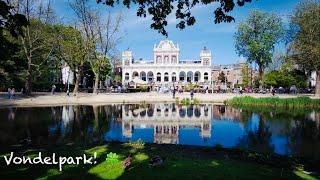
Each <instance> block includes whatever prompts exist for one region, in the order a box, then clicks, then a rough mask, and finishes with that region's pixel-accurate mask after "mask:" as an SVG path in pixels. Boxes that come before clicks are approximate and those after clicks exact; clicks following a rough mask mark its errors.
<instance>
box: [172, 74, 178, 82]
mask: <svg viewBox="0 0 320 180" xmlns="http://www.w3.org/2000/svg"><path fill="white" fill-rule="evenodd" d="M171 81H172V82H176V81H177V75H176V73H175V72H174V73H172V75H171Z"/></svg>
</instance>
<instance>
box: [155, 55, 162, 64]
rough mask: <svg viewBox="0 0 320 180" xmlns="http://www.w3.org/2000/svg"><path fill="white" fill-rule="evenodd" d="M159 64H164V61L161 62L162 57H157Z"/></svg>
mask: <svg viewBox="0 0 320 180" xmlns="http://www.w3.org/2000/svg"><path fill="white" fill-rule="evenodd" d="M156 62H157V64H161V63H162V61H161V56H157V61H156Z"/></svg>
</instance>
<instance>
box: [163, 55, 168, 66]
mask: <svg viewBox="0 0 320 180" xmlns="http://www.w3.org/2000/svg"><path fill="white" fill-rule="evenodd" d="M164 63H165V64H169V56H164Z"/></svg>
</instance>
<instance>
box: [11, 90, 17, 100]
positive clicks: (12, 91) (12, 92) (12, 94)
mask: <svg viewBox="0 0 320 180" xmlns="http://www.w3.org/2000/svg"><path fill="white" fill-rule="evenodd" d="M15 93H16V90H15V89H14V88H12V89H11V98H10V99H13V98H14V94H15Z"/></svg>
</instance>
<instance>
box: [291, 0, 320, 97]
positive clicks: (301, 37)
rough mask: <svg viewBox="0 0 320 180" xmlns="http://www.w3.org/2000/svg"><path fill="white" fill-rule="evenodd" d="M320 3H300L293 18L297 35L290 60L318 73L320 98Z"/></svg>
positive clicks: (313, 0) (319, 94) (317, 85)
mask: <svg viewBox="0 0 320 180" xmlns="http://www.w3.org/2000/svg"><path fill="white" fill-rule="evenodd" d="M319 14H320V3H319V1H316V0H309V1H304V2H302V3H300V4H299V5H298V6H297V8H296V10H295V12H294V14H293V16H292V17H291V27H293V28H292V29H293V31H294V32H295V33H292V34H294V36H293V38H292V42H291V44H290V53H289V59H292V60H294V62H295V63H297V64H298V65H299V66H300V68H302V69H304V70H306V71H309V72H311V71H316V73H317V77H316V90H315V95H316V96H320V28H319V27H320V18H319Z"/></svg>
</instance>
